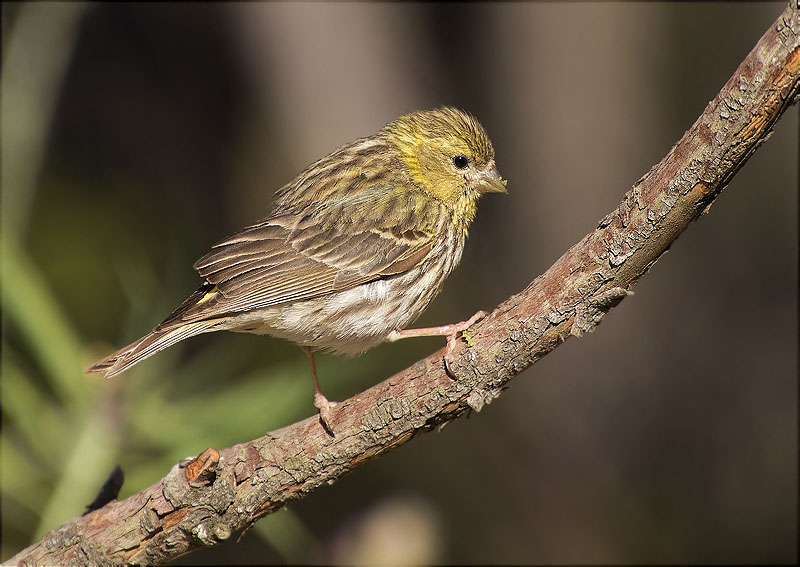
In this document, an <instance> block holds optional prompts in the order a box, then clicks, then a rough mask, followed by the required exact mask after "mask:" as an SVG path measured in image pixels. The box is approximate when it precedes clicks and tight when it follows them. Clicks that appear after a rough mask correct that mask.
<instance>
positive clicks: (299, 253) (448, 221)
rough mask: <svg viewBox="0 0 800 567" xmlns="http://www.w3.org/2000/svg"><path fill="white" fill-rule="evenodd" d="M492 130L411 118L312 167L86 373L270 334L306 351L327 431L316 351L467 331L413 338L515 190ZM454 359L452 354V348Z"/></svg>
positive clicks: (458, 119)
mask: <svg viewBox="0 0 800 567" xmlns="http://www.w3.org/2000/svg"><path fill="white" fill-rule="evenodd" d="M505 185H506V182H505V181H503V180H502V178H501V177H500V174H499V173H498V171H497V167H496V166H495V162H494V149H493V148H492V143H491V141H490V140H489V137H488V136H487V135H486V131H485V130H484V129H483V127H482V126H481V125H480V123H479V122H478V121H477V120H476V119H475V118H474V117H473V116H471V115H470V114H468V113H466V112H463V111H460V110H457V109H454V108H440V109H436V110H427V111H419V112H413V113H411V114H407V115H405V116H401V117H400V118H398V119H397V120H395V121H393V122H390V123H389V124H387V125H386V126H385V127H384V128H383V129H381V130H380V131H379V132H378V133H377V134H375V135H373V136H369V137H366V138H361V139H359V140H356V141H354V142H352V143H350V144H347V145H346V146H344V147H342V148H340V149H338V150H336V151H335V152H333V153H332V154H330V155H329V156H327V157H324V158H322V159H320V160H318V161H317V162H315V163H313V164H311V165H310V166H309V167H308V168H306V170H305V171H303V172H302V173H301V174H300V175H298V176H297V177H296V178H295V179H294V180H293V181H291V182H289V183H288V184H287V185H285V186H284V187H282V188H281V189H279V190H278V192H277V193H276V194H275V204H274V207H273V210H272V213H271V214H270V215H269V216H268V217H267V218H266V219H264V220H262V221H259V222H257V223H256V224H254V225H252V226H249V227H247V228H244V229H243V230H241V231H239V232H237V233H236V234H234V235H233V236H231V237H229V238H226V239H224V240H222V241H221V242H218V243H217V244H215V245H214V246H213V247H212V250H211V251H210V252H209V253H208V254H206V255H205V256H203V257H202V258H200V260H198V261H197V262H196V263H195V265H194V267H195V269H197V271H198V272H199V273H200V276H202V277H203V279H204V282H203V285H202V286H200V289H198V290H197V291H195V292H194V293H193V294H192V295H190V296H189V298H188V299H186V301H184V302H183V303H182V304H181V305H180V306H179V307H178V308H177V309H176V310H175V311H174V312H173V313H172V314H171V315H170V316H169V317H167V318H166V319H165V320H164V321H163V322H162V323H161V324H160V325H158V326H157V327H156V328H155V329H153V331H152V332H151V333H150V334H148V335H145V336H144V337H142V338H141V339H139V340H137V341H136V342H134V343H132V344H130V345H128V346H127V347H125V348H123V349H121V350H119V351H117V352H115V353H114V354H112V355H111V356H109V357H107V358H104V359H103V360H100V361H99V362H97V363H95V364H93V365H92V366H91V367H89V368H88V369H87V370H86V372H87V373H88V372H105V373H106V377H111V376H114V375H116V374H119V373H120V372H123V371H124V370H127V369H128V368H130V367H131V366H133V365H134V364H136V363H137V362H140V361H141V360H144V359H145V358H147V357H149V356H151V355H153V354H155V353H156V352H158V351H160V350H162V349H165V348H167V347H169V346H171V345H173V344H175V343H177V342H178V341H181V340H183V339H186V338H188V337H191V336H194V335H198V334H200V333H208V332H210V331H221V330H227V331H239V332H246V333H257V334H269V335H272V336H275V337H280V338H283V339H287V340H290V341H292V342H294V343H297V344H298V345H300V346H301V347H303V349H304V350H305V351H306V353H307V355H308V358H309V362H310V365H311V375H312V377H313V379H314V391H315V395H314V405H315V406H316V407H317V408H318V409H319V410H320V416H321V417H322V419H323V421H324V422H325V423H328V420H329V418H330V412H331V409H332V408H333V406H334V405H335V402H329V401H328V400H327V398H325V396H324V395H323V394H322V392H321V391H320V388H319V382H318V380H317V373H316V369H315V367H314V354H313V352H314V351H315V350H329V351H333V352H335V353H340V354H348V355H355V354H358V353H361V352H364V351H365V350H367V349H370V348H372V347H374V346H376V345H378V344H379V343H381V342H383V341H387V340H388V341H394V340H398V339H401V338H405V337H411V336H429V335H444V336H448V348H449V349H450V350H452V348H453V346H454V345H455V341H456V339H457V336H458V334H459V333H461V332H463V331H464V330H466V329H467V328H468V327H469V326H470V325H472V324H473V323H474V322H475V321H476V320H477V319H479V318H480V317H481V316H482V315H483V312H478V313H476V314H475V315H474V316H473V317H472V318H470V319H469V320H467V321H464V322H462V323H459V324H455V325H443V326H441V327H430V328H425V329H406V330H404V327H405V326H406V325H408V324H410V323H411V322H412V321H413V320H414V319H416V318H417V316H419V314H420V313H422V311H423V310H424V309H425V307H427V305H428V303H430V301H431V300H432V299H433V298H434V297H435V296H436V295H437V294H438V293H439V291H440V289H441V287H442V284H443V283H444V280H445V279H446V278H447V276H448V275H449V274H450V272H452V271H453V269H454V268H455V267H456V266H457V265H458V263H459V261H460V260H461V253H462V252H463V250H464V241H465V240H466V237H467V229H468V228H469V225H470V223H472V220H473V219H474V218H475V212H476V205H477V202H478V199H479V198H480V196H481V195H483V194H484V193H506V192H507V191H506V187H505ZM448 352H449V351H448Z"/></svg>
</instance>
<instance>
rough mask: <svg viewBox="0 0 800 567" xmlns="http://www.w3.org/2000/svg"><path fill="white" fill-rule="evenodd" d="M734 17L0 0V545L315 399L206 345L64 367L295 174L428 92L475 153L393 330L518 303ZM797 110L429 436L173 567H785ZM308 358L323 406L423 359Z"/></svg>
mask: <svg viewBox="0 0 800 567" xmlns="http://www.w3.org/2000/svg"><path fill="white" fill-rule="evenodd" d="M783 6H784V4H782V3H753V4H736V5H733V4H724V3H714V4H690V3H679V4H623V3H615V4H593V3H577V4H554V3H533V4H522V3H518V4H502V5H483V4H461V5H460V4H449V3H448V4H439V5H437V4H324V5H322V4H287V3H275V4H258V3H245V4H236V5H218V4H203V5H195V4H173V5H148V4H114V5H111V4H91V5H86V4H78V3H55V4H49V3H36V4H9V3H4V4H3V6H2V11H3V12H2V13H3V19H2V26H3V28H2V31H3V35H2V41H3V45H2V48H3V77H2V80H3V99H2V105H3V107H2V111H3V113H2V120H3V123H2V124H3V155H2V158H3V163H2V176H3V177H2V181H3V183H2V190H3V246H4V249H3V316H4V328H3V356H2V362H3V382H2V386H3V390H2V394H3V399H2V403H3V429H2V490H3V492H2V497H3V502H2V504H3V505H2V515H3V516H2V557H0V559H7V558H8V557H10V556H11V555H13V554H14V553H16V552H17V551H19V549H20V548H21V547H23V546H25V545H27V544H29V543H30V542H31V541H33V540H34V539H36V538H38V537H40V536H41V535H42V534H43V533H45V532H46V531H48V530H50V529H52V528H54V527H56V526H57V525H59V524H61V523H62V522H63V521H65V520H66V519H67V518H69V517H72V516H75V515H77V514H80V513H81V512H82V511H83V506H85V505H86V504H88V503H89V502H90V501H91V500H92V498H93V497H94V494H95V493H96V491H97V489H98V488H99V486H100V485H101V484H102V482H103V480H104V479H105V477H106V475H107V474H108V473H110V471H111V469H112V468H113V466H114V465H115V464H117V463H119V464H120V465H121V466H122V468H123V469H124V470H125V472H126V482H125V485H124V487H123V490H122V494H121V497H125V496H128V495H130V494H132V493H135V492H137V491H139V490H141V489H142V488H144V487H146V486H148V485H149V484H152V483H153V482H155V481H157V480H158V479H159V478H161V477H162V476H163V475H164V474H165V473H166V472H167V471H168V470H169V467H171V466H172V465H173V464H174V463H175V462H176V461H177V460H179V459H181V458H183V457H185V456H187V455H192V454H197V453H198V452H200V451H202V450H203V449H205V448H206V447H208V446H215V447H222V446H227V445H230V444H233V443H236V442H240V441H244V440H247V439H250V438H254V437H256V436H259V435H263V434H264V433H265V432H267V431H268V430H270V429H274V428H277V427H280V426H282V425H286V424H288V423H291V422H293V421H295V420H297V419H300V418H304V417H307V416H308V415H311V414H312V413H313V407H312V405H311V381H310V380H309V377H308V370H307V367H306V360H305V356H304V355H303V353H302V352H301V351H300V349H298V348H296V347H294V346H292V345H291V344H289V343H285V342H282V341H279V340H276V339H270V338H263V337H255V336H247V335H234V334H224V333H215V334H213V335H207V336H203V337H197V338H195V339H192V340H190V341H187V342H186V343H184V344H180V345H179V346H177V347H173V348H172V349H169V350H168V351H166V352H164V353H161V354H159V355H158V356H156V357H154V358H153V359H150V360H148V361H147V362H145V363H143V364H141V365H139V366H137V367H136V368H135V369H134V370H132V371H131V372H128V373H126V374H125V375H123V376H120V377H118V378H115V379H114V380H111V381H103V380H102V379H101V378H98V377H96V376H89V377H86V376H84V375H83V374H82V369H83V368H84V367H86V366H87V365H88V364H89V363H91V362H93V361H94V360H95V359H97V358H98V357H100V356H101V355H105V354H107V353H108V352H110V351H111V350H112V349H114V348H117V347H119V346H122V345H124V344H127V342H129V341H131V340H133V339H135V338H137V337H139V336H140V335H142V334H143V333H145V332H146V331H147V330H149V329H150V328H151V327H152V326H153V325H154V324H156V323H158V322H159V321H160V320H161V319H162V318H163V317H164V316H165V315H167V314H168V313H169V311H170V310H171V309H172V308H173V307H175V306H176V305H177V304H178V303H179V302H180V301H181V300H183V299H184V297H185V296H186V295H188V293H189V292H191V291H192V290H194V289H195V287H196V286H197V285H198V283H199V280H198V278H197V276H196V274H195V273H194V272H193V270H192V268H191V264H192V262H193V261H194V260H196V259H197V258H198V257H200V256H201V255H202V254H204V253H205V252H206V250H207V249H208V247H209V246H210V245H211V244H213V243H214V242H216V241H217V240H219V239H220V238H222V237H224V236H226V235H228V234H230V233H232V232H234V231H236V230H237V229H239V228H241V227H242V226H244V225H245V224H248V223H251V222H253V221H256V220H258V219H259V218H261V217H263V216H265V215H266V213H267V212H268V208H269V203H270V200H271V195H272V193H273V192H274V190H276V189H277V188H278V187H280V186H281V185H282V184H284V183H285V182H287V181H288V180H290V179H291V178H292V177H293V176H294V175H295V174H296V173H298V172H299V171H300V170H301V169H302V168H304V167H305V166H306V165H307V164H309V163H310V162H312V161H314V160H315V159H317V158H319V157H321V156H323V155H325V154H327V153H328V152H330V151H332V150H333V149H335V148H336V147H338V146H340V145H342V144H344V143H346V142H348V141H350V140H352V139H354V138H357V137H360V136H364V135H369V134H372V133H374V132H375V131H376V130H377V129H379V128H380V127H381V126H382V125H383V124H385V123H386V122H388V121H389V120H392V119H393V118H395V117H397V116H398V115H400V114H402V113H405V112H409V111H411V110H415V109H420V108H431V107H435V106H439V105H443V104H447V105H454V106H458V107H461V108H465V109H467V110H469V111H471V112H472V113H474V114H475V115H476V116H477V117H478V118H479V119H480V120H481V121H482V122H483V124H484V126H485V127H486V129H487V130H488V132H489V134H490V136H491V137H492V140H493V141H494V145H495V149H496V154H497V163H498V165H499V168H500V171H501V173H502V174H503V176H504V177H506V178H508V180H509V185H508V188H509V192H510V195H509V196H507V197H494V198H486V199H484V200H483V201H482V202H481V205H480V211H479V213H478V219H477V221H476V224H475V225H474V227H473V229H472V231H471V238H470V241H469V242H468V245H467V250H466V252H465V255H464V259H463V261H462V265H461V267H460V268H459V270H458V271H457V272H456V273H455V274H454V275H453V276H452V277H451V279H450V280H449V282H448V284H447V286H446V287H445V291H444V293H443V294H442V296H441V297H440V298H439V299H437V301H436V302H435V303H434V304H433V305H432V306H431V308H430V309H429V310H428V311H427V312H426V313H425V314H424V315H423V317H422V318H421V319H420V320H419V321H418V324H420V325H427V324H438V323H445V322H452V321H459V320H462V319H464V318H465V317H467V316H469V315H471V314H472V313H473V312H474V311H475V310H477V309H481V308H483V309H490V308H492V307H494V306H495V305H496V304H497V303H499V302H500V301H502V300H503V299H505V298H506V297H508V296H509V295H510V294H512V293H515V292H517V291H519V290H520V289H522V288H523V287H524V286H525V285H527V283H528V282H529V281H531V280H532V279H533V278H534V277H535V276H536V275H538V274H539V273H541V272H542V271H544V270H545V269H547V267H548V266H549V265H550V264H551V263H552V262H553V261H554V260H555V259H556V258H558V256H559V255H560V254H561V253H562V252H563V251H565V250H566V249H567V248H568V247H569V246H570V245H572V244H573V243H574V242H576V241H577V240H579V239H580V238H581V237H582V236H583V235H584V234H586V233H587V232H589V231H590V230H592V229H593V228H594V227H595V226H596V222H597V221H598V220H599V219H601V218H602V217H603V216H605V215H606V214H607V213H608V212H609V211H611V210H612V209H613V208H614V207H616V205H617V203H618V202H619V200H620V199H621V197H622V195H623V194H624V192H625V191H626V190H627V189H628V188H629V187H630V186H631V185H632V184H633V183H634V182H635V181H636V180H637V179H638V178H639V177H640V176H642V175H643V174H644V173H646V172H647V171H648V169H649V168H650V167H651V166H652V165H653V164H655V163H656V162H657V161H658V160H660V159H661V157H662V156H663V155H664V154H665V153H666V152H667V151H668V150H669V148H670V147H671V145H672V144H673V143H674V142H675V141H676V140H677V139H678V138H679V137H680V136H681V135H682V134H683V132H684V131H685V130H686V129H687V128H688V127H689V126H690V125H691V124H692V122H693V121H694V120H695V118H696V117H697V116H698V115H699V114H700V113H701V112H702V110H703V109H704V107H705V106H706V104H707V102H708V101H709V100H711V99H712V98H713V97H714V96H715V95H716V93H717V91H718V90H719V88H720V87H721V86H722V85H723V84H724V83H725V81H726V80H727V79H728V77H729V76H730V75H731V74H732V73H733V71H734V70H735V68H736V66H737V65H738V64H739V62H740V61H741V60H742V59H743V58H744V57H745V55H746V54H747V53H748V52H749V50H750V49H751V48H752V46H753V45H754V44H755V43H756V41H757V40H758V39H759V37H760V36H761V35H762V34H763V33H764V31H765V30H766V29H767V28H768V26H769V25H771V23H772V22H773V21H774V20H775V18H776V17H777V16H778V14H779V13H780V12H781V10H782V9H783ZM797 139H798V110H797V108H796V107H795V108H791V109H790V110H789V111H788V112H787V114H786V116H785V117H784V118H783V119H782V120H781V122H780V123H779V124H778V125H777V127H776V129H775V132H774V134H773V136H772V137H771V138H770V140H769V141H768V142H767V143H766V144H765V145H764V146H763V147H762V148H761V149H760V150H759V151H758V152H757V153H756V154H755V156H754V157H753V158H752V159H751V160H750V162H749V163H748V164H747V165H746V166H745V168H744V169H743V170H742V171H741V172H740V173H739V174H738V175H737V176H736V178H735V179H734V180H733V181H732V183H731V184H730V187H729V188H728V189H727V190H726V191H725V192H724V194H723V195H722V196H721V197H720V198H719V199H718V200H717V202H716V204H715V205H714V206H713V208H712V209H711V211H710V214H708V215H706V216H704V217H703V218H701V219H700V220H699V221H698V222H697V223H695V224H694V225H693V226H691V227H690V228H689V230H688V231H687V232H686V233H685V234H684V235H683V236H681V238H680V239H679V240H678V242H676V243H675V245H674V246H673V247H672V249H671V251H670V253H669V254H667V255H665V256H664V257H663V258H662V259H661V260H660V261H659V262H658V264H657V265H656V266H655V267H654V269H653V270H652V271H651V272H650V273H649V274H648V275H647V276H646V277H645V278H643V279H642V280H641V282H640V283H639V285H638V286H637V287H636V288H635V290H634V291H635V293H636V295H634V296H633V297H630V298H628V299H626V301H624V302H623V303H622V304H621V305H620V306H619V307H618V308H617V309H615V310H614V311H613V312H612V314H611V316H609V317H608V318H607V319H606V320H605V321H604V322H603V324H602V325H601V326H600V328H599V329H598V331H597V332H595V333H594V334H592V335H589V336H587V337H585V338H583V339H581V340H571V341H569V342H568V343H566V344H565V345H563V346H562V347H560V348H558V349H557V350H556V351H555V352H553V354H551V355H550V356H548V357H546V358H545V359H544V360H542V361H541V362H540V363H539V364H536V365H535V366H534V367H533V368H532V369H530V370H529V371H527V372H525V373H524V374H523V375H521V376H519V377H518V378H517V379H516V380H514V382H513V383H512V388H510V390H509V391H507V392H506V393H505V394H504V395H503V396H501V397H500V398H499V399H498V400H497V401H496V402H495V403H493V404H492V405H491V406H488V407H487V408H485V409H484V410H483V411H482V412H481V413H480V414H477V415H472V416H471V417H470V419H468V420H461V421H459V422H457V423H455V424H453V425H450V426H448V427H447V428H446V429H444V430H443V431H442V432H441V433H438V434H430V435H427V436H424V437H422V438H418V439H415V440H414V441H413V442H411V443H409V444H407V445H406V446H404V447H402V448H400V449H399V450H397V451H394V452H393V453H391V454H389V455H386V456H384V457H382V458H380V459H379V460H378V461H376V462H373V463H371V464H369V465H367V466H365V467H363V468H362V469H360V470H357V471H355V472H353V473H352V474H350V475H348V476H347V477H345V478H343V479H342V480H341V481H339V482H338V483H336V484H335V485H334V486H332V487H329V488H326V489H324V490H319V491H317V492H315V493H314V494H313V495H312V496H311V497H309V498H308V499H306V500H305V501H301V502H297V503H294V504H292V505H291V506H290V507H289V510H288V511H282V512H280V513H277V514H274V515H273V516H270V517H268V518H266V519H264V520H262V521H261V522H259V523H258V524H257V525H256V528H255V529H254V530H252V531H251V532H250V534H249V535H248V536H247V537H246V538H245V539H244V541H243V542H242V543H241V544H238V545H236V544H234V543H233V542H228V543H225V544H223V545H220V546H217V547H216V548H214V549H211V550H206V551H201V552H198V553H195V554H192V555H190V556H188V557H186V558H184V559H183V560H181V561H179V562H178V563H179V564H201V563H202V564H209V565H210V564H223V563H224V564H243V565H244V564H272V563H284V562H289V563H309V562H313V563H322V564H327V563H334V562H337V563H350V564H352V563H376V562H388V563H394V564H397V563H406V564H416V565H421V564H439V563H443V564H447V563H504V564H508V563H524V564H533V563H557V564H563V563H570V564H576V563H579V564H585V563H604V564H608V563H706V564H708V563H715V564H716V563H792V562H794V561H796V559H797V531H798V525H797V502H798V494H797V394H798V392H797V336H798V335H797V331H798V327H797V290H798V279H797V257H798V249H797V241H798V233H797V163H798V159H797V157H798V142H797ZM441 346H442V341H441V340H437V339H420V340H415V341H403V342H401V343H396V344H391V345H383V346H381V347H379V348H377V349H375V350H373V351H371V352H369V353H368V354H366V355H364V356H362V357H359V358H356V359H352V360H350V359H346V358H338V357H334V356H330V355H323V356H321V357H320V361H319V366H320V368H319V370H320V375H321V377H322V378H321V379H322V383H323V388H324V390H325V392H326V393H327V394H328V395H329V397H331V399H343V398H345V397H348V396H351V395H353V394H355V393H357V392H359V391H360V390H362V389H363V388H365V387H367V386H369V385H372V384H374V383H377V382H378V381H380V380H382V379H384V378H386V377H388V376H389V375H391V374H392V373H393V372H395V371H397V370H399V369H402V368H404V367H405V366H407V365H409V364H410V363H412V362H414V361H415V360H417V359H419V358H421V357H422V356H424V355H426V354H428V353H430V352H431V351H433V350H435V349H438V348H440V347H441Z"/></svg>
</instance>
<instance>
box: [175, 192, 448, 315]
mask: <svg viewBox="0 0 800 567" xmlns="http://www.w3.org/2000/svg"><path fill="white" fill-rule="evenodd" d="M384 205H385V204H384ZM384 208H385V207H384ZM371 212H372V211H369V210H366V209H365V210H364V211H363V214H358V215H355V218H353V216H352V215H349V217H348V219H349V222H336V221H335V219H333V220H332V219H331V218H330V215H328V216H325V215H320V214H283V215H280V216H276V217H272V218H269V219H266V220H264V221H261V222H259V223H257V224H255V225H253V226H250V227H247V228H245V229H243V230H241V231H240V232H238V233H236V234H234V235H233V236H231V237H229V238H226V239H225V240H222V241H221V242H219V243H217V244H216V245H214V247H213V249H212V250H211V251H210V252H209V253H208V254H206V255H205V256H203V257H202V258H200V260H198V261H197V262H196V263H195V265H194V267H195V268H196V269H197V271H198V272H199V273H200V275H201V276H203V278H205V281H206V282H207V283H206V285H205V286H204V288H201V290H199V291H198V293H200V292H202V293H200V295H199V296H198V294H195V296H197V297H195V296H193V297H191V298H189V299H188V300H187V301H186V302H184V304H183V305H181V306H180V307H179V308H178V309H177V310H176V311H175V312H174V313H173V314H172V315H171V316H170V317H169V318H168V319H167V320H166V321H164V323H162V326H164V325H171V324H174V323H178V322H181V323H187V322H191V321H197V320H203V319H209V318H215V317H219V316H222V315H225V314H230V313H235V312H242V311H249V310H252V309H258V308H261V307H267V306H271V305H277V304H280V303H286V302H290V301H298V300H303V299H309V298H313V297H317V296H320V295H324V294H327V293H331V292H335V291H341V290H344V289H348V288H351V287H354V286H357V285H360V284H363V283H367V282H370V281H374V280H377V279H380V278H384V277H388V276H392V275H396V274H400V273H403V272H406V271H408V270H409V269H411V268H412V267H414V266H416V265H417V264H419V263H420V262H422V260H423V259H424V258H425V256H427V255H428V254H429V253H430V251H431V249H432V248H433V245H434V242H435V233H434V231H432V230H430V231H425V230H420V229H418V228H407V229H404V227H408V226H410V222H411V221H412V219H413V214H408V215H406V214H403V215H400V216H401V217H407V218H401V219H400V221H401V222H399V223H398V222H397V220H398V219H397V218H393V217H392V215H389V217H388V219H387V220H388V221H389V222H383V223H379V222H375V219H374V218H370V217H371V216H374V215H371ZM412 213H413V211H412ZM395 217H397V215H395ZM376 226H377V227H378V228H376Z"/></svg>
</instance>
